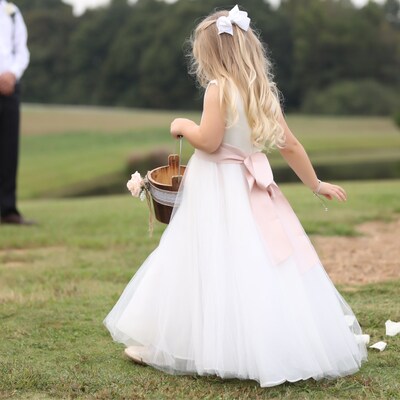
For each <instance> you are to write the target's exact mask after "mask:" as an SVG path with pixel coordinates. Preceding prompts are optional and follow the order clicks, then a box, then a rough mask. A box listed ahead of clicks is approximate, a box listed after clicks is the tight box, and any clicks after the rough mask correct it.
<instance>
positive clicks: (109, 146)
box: [19, 106, 400, 198]
mask: <svg viewBox="0 0 400 400" xmlns="http://www.w3.org/2000/svg"><path fill="white" fill-rule="evenodd" d="M176 116H184V117H189V118H194V119H195V120H196V121H198V119H199V114H198V113H182V112H179V111H176V112H160V111H140V110H118V109H117V110H113V109H110V108H101V109H98V108H88V109H81V108H71V107H69V108H65V107H64V108H60V107H46V108H40V107H32V106H29V107H24V109H23V135H22V145H21V164H20V180H19V193H20V197H21V198H32V197H35V198H38V197H48V196H58V195H59V193H60V192H61V193H62V192H65V189H66V188H72V190H69V192H73V188H74V187H79V188H81V187H82V185H83V186H84V185H87V184H90V183H93V182H100V181H102V180H104V179H107V177H109V176H110V175H112V174H116V173H121V171H123V170H124V169H125V168H126V165H127V159H128V157H129V155H130V154H132V153H136V154H142V153H145V152H149V151H150V150H154V149H157V148H164V149H166V150H167V151H168V152H174V151H175V149H176V142H175V141H174V140H173V139H172V138H171V137H170V135H169V123H170V121H171V120H172V119H173V118H174V117H176ZM288 122H289V125H290V126H291V128H292V130H293V132H294V133H295V134H296V135H297V136H298V137H299V139H300V140H301V142H302V143H303V144H304V146H305V148H306V149H307V151H308V152H309V154H310V157H311V159H312V161H313V162H314V163H317V164H319V165H324V164H336V163H344V162H349V161H353V162H354V161H361V162H362V161H372V160H374V161H377V160H398V159H400V134H399V131H398V129H397V128H396V127H395V126H394V124H393V122H392V121H391V120H390V119H388V118H365V117H363V118H361V117H360V118H358V117H346V118H327V117H309V116H298V115H290V116H288ZM192 151H193V149H192V147H191V146H190V145H189V144H187V143H185V144H184V157H183V158H184V160H187V159H188V158H189V156H190V155H191V153H192ZM269 158H270V159H271V163H272V165H273V167H274V166H281V165H284V164H285V161H284V160H283V159H282V157H281V156H280V155H279V153H278V152H277V151H275V152H273V153H271V154H270V155H269ZM141 172H143V173H144V172H146V171H141ZM67 192H68V190H67Z"/></svg>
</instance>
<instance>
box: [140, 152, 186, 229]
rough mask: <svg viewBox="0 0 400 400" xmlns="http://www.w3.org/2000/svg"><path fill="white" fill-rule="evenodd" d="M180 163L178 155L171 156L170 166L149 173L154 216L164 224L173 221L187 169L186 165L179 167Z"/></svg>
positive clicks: (169, 157)
mask: <svg viewBox="0 0 400 400" xmlns="http://www.w3.org/2000/svg"><path fill="white" fill-rule="evenodd" d="M179 162H180V160H179V156H178V155H177V154H170V155H169V156H168V165H166V166H163V167H159V168H155V169H153V170H151V171H149V172H148V173H147V179H148V182H149V190H150V194H151V197H152V199H153V207H154V214H155V216H156V218H157V220H158V221H160V222H162V223H164V224H168V223H169V221H170V219H171V214H172V209H173V208H174V204H175V201H176V198H177V194H178V190H179V186H180V184H181V181H182V178H183V174H184V173H185V169H186V166H184V165H181V166H180V167H179ZM179 170H180V171H179ZM179 172H180V173H181V175H179Z"/></svg>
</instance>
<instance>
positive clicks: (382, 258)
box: [312, 219, 400, 285]
mask: <svg viewBox="0 0 400 400" xmlns="http://www.w3.org/2000/svg"><path fill="white" fill-rule="evenodd" d="M357 230H358V231H359V232H360V233H362V234H363V236H359V237H326V236H313V237H312V241H313V243H314V246H315V248H316V250H317V252H318V254H319V256H320V258H321V260H322V263H323V265H324V268H325V270H326V271H327V272H328V274H329V276H330V277H331V279H332V281H333V282H334V283H337V284H350V285H351V284H366V283H373V282H381V281H386V280H390V279H400V219H398V220H396V221H393V222H389V223H386V222H376V221H374V222H367V223H364V224H361V225H359V226H358V227H357Z"/></svg>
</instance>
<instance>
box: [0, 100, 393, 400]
mask: <svg viewBox="0 0 400 400" xmlns="http://www.w3.org/2000/svg"><path fill="white" fill-rule="evenodd" d="M176 116H185V117H188V118H194V119H195V120H197V121H198V118H199V114H198V113H181V112H176V113H175V112H159V111H157V112H153V111H141V110H123V109H120V110H113V109H107V108H73V107H37V106H24V108H23V125H22V126H23V136H22V149H21V150H22V152H21V170H20V180H19V191H20V194H21V197H22V198H23V199H24V200H23V201H22V202H21V203H20V207H21V210H22V211H23V213H24V214H25V215H26V216H28V217H30V218H34V219H37V220H38V221H39V222H40V225H39V226H34V227H30V228H22V229H21V228H18V227H10V226H0V399H11V398H15V399H69V398H72V399H74V398H79V399H81V398H82V399H134V400H136V399H157V400H159V399H174V400H175V399H182V400H190V399H193V400H197V399H213V400H214V399H224V400H228V399H229V400H231V399H252V400H253V399H293V400H302V399H307V400H308V399H359V400H361V399H362V400H364V399H377V400H378V399H379V400H380V399H397V398H399V395H398V393H400V383H399V382H400V370H399V368H398V365H399V364H400V351H399V350H400V336H397V337H394V338H388V337H384V322H385V321H386V320H387V319H392V320H395V321H396V320H400V310H399V307H398V302H396V299H398V296H399V289H398V288H399V284H400V282H386V283H381V284H374V285H368V286H348V287H347V286H340V287H339V290H340V291H341V293H342V294H343V295H344V297H345V299H346V300H347V301H348V302H349V303H350V305H351V307H352V308H353V310H354V312H355V313H356V315H357V317H358V319H359V321H360V323H361V324H362V326H363V329H364V331H365V332H367V333H369V334H371V340H372V341H378V340H382V339H384V340H386V341H387V342H388V343H389V345H388V348H387V350H385V351H384V352H383V353H378V352H373V351H372V350H370V351H369V361H368V363H366V364H364V366H363V368H362V369H361V371H360V372H359V373H357V374H355V375H353V376H350V377H346V378H343V379H338V380H335V381H325V380H324V381H320V382H314V381H306V382H298V383H295V384H284V385H280V386H278V387H274V388H265V389H262V388H260V387H259V386H258V384H257V383H255V382H253V381H239V380H236V379H230V380H222V379H219V378H216V377H207V378H203V377H193V376H191V377H187V376H184V377H176V376H170V375H166V374H163V373H161V372H159V371H157V370H154V369H152V368H149V367H139V366H136V365H133V364H131V363H130V362H128V361H127V360H126V359H125V358H124V357H122V347H121V346H119V345H117V344H115V343H113V342H112V340H111V338H110V336H109V334H108V332H107V331H106V330H105V328H104V327H103V326H102V320H103V319H104V317H105V316H106V314H107V313H108V312H109V310H110V309H111V307H112V306H113V305H114V304H115V302H116V300H117V299H118V297H119V295H120V293H121V291H122V290H123V288H124V287H125V286H126V284H127V283H128V281H129V280H130V279H131V277H132V276H133V275H134V273H135V272H136V270H137V268H138V267H139V266H140V265H141V263H142V262H143V261H144V260H145V259H146V257H147V256H148V255H149V254H150V252H151V251H152V250H153V249H154V248H155V247H156V246H157V243H158V240H159V238H160V236H161V234H162V232H163V229H164V226H162V225H160V224H157V225H156V227H155V232H154V236H153V237H152V238H149V236H148V233H147V216H148V215H147V209H146V205H145V204H143V203H141V202H139V201H137V200H134V199H132V197H131V196H130V195H129V194H128V193H126V194H125V195H121V196H109V197H93V198H76V199H49V198H46V196H48V195H54V193H57V191H60V190H61V191H62V190H64V189H65V188H69V187H73V186H74V185H82V184H85V182H90V181H93V180H96V179H101V178H102V177H106V176H109V175H110V174H113V173H117V172H120V171H121V170H122V169H123V168H124V167H125V163H126V160H127V158H128V156H129V155H130V154H131V153H139V154H140V153H143V152H147V151H149V150H151V149H154V148H157V147H165V148H166V149H168V151H170V152H172V151H173V150H174V145H175V143H174V141H173V140H172V139H171V138H170V136H169V133H168V127H169V122H170V121H171V120H172V119H173V118H174V117H176ZM288 122H289V125H290V126H291V128H292V130H293V132H294V133H295V134H296V135H297V136H298V137H299V138H300V140H301V142H302V143H303V144H304V146H305V147H306V149H307V150H308V152H309V154H310V155H311V158H312V160H313V161H316V162H318V163H332V162H335V163H343V162H347V161H349V160H353V161H354V160H359V161H364V160H382V159H385V158H390V159H396V158H399V156H400V150H399V149H400V135H399V132H398V130H397V129H396V128H395V127H394V125H393V123H392V122H391V121H390V120H389V119H387V118H357V117H354V118H353V117H350V118H348V117H346V118H331V117H322V118H320V117H307V116H306V117H305V116H297V115H291V116H289V117H288ZM191 151H192V149H191V148H190V146H188V145H185V148H184V153H185V158H186V159H187V158H188V157H189V156H190V153H191ZM270 158H271V160H272V164H273V165H281V164H282V162H283V161H282V160H281V159H280V158H279V155H278V154H277V153H273V154H271V155H270ZM278 183H279V182H278ZM341 184H342V185H343V186H344V188H345V189H346V191H347V193H348V201H347V202H346V203H337V202H328V204H329V211H328V212H327V213H325V212H324V211H323V208H322V207H321V205H320V203H319V202H318V199H316V198H315V197H314V196H313V195H312V194H311V193H310V191H309V190H308V189H306V188H305V187H304V186H301V185H299V184H286V185H280V187H281V188H282V190H283V192H284V193H285V194H286V196H287V197H288V199H289V201H290V202H291V204H292V206H293V208H294V209H295V211H296V213H297V214H298V216H299V218H300V220H301V221H302V223H303V225H304V227H305V229H306V230H307V232H308V233H310V234H323V235H357V234H358V232H357V230H356V224H358V223H360V222H364V221H368V220H375V219H380V220H390V219H392V218H397V217H398V215H399V214H400V204H399V202H398V193H400V180H392V181H371V182H367V181H366V182H342V183H341Z"/></svg>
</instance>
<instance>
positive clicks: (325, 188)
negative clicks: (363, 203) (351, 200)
mask: <svg viewBox="0 0 400 400" xmlns="http://www.w3.org/2000/svg"><path fill="white" fill-rule="evenodd" d="M318 194H321V195H323V196H325V197H326V198H327V199H328V200H332V199H333V198H336V199H338V200H339V201H346V200H347V195H346V192H345V190H344V189H343V188H342V187H341V186H338V185H332V184H331V183H328V182H321V185H320V188H319V191H318Z"/></svg>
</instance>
